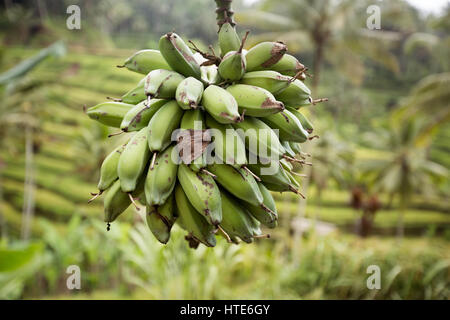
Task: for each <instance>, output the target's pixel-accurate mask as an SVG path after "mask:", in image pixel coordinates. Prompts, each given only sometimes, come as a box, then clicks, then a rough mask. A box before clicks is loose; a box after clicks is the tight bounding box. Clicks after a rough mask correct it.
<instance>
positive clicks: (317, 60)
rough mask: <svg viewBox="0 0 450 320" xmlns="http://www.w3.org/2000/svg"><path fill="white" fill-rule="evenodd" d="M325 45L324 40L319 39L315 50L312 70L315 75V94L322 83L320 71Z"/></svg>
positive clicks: (313, 87) (313, 86)
mask: <svg viewBox="0 0 450 320" xmlns="http://www.w3.org/2000/svg"><path fill="white" fill-rule="evenodd" d="M323 47H324V43H323V41H318V42H317V43H316V49H315V50H314V59H313V70H312V72H313V75H314V77H313V85H312V89H313V92H314V94H317V89H318V87H319V83H320V72H321V69H322V63H323Z"/></svg>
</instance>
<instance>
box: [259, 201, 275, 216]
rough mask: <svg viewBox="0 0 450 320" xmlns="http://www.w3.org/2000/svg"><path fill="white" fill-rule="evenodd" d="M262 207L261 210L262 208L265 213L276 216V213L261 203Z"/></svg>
mask: <svg viewBox="0 0 450 320" xmlns="http://www.w3.org/2000/svg"><path fill="white" fill-rule="evenodd" d="M260 206H261V208H262V209H263V210H264V211H265V212H268V213H271V214H273V215H275V212H273V211H272V210H271V209H270V208H269V207H268V206H266V205H265V204H264V203H261V204H260Z"/></svg>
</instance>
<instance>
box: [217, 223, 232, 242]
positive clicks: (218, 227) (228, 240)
mask: <svg viewBox="0 0 450 320" xmlns="http://www.w3.org/2000/svg"><path fill="white" fill-rule="evenodd" d="M217 229H218V230H220V232H222V233H223V235H224V236H225V238H226V239H227V242H228V243H233V241H231V238H230V236H229V235H228V233H226V232H225V230H223V228H222V227H221V226H220V225H219V226H217Z"/></svg>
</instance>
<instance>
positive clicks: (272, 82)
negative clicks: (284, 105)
mask: <svg viewBox="0 0 450 320" xmlns="http://www.w3.org/2000/svg"><path fill="white" fill-rule="evenodd" d="M291 80H292V78H289V77H287V76H284V75H282V74H280V73H278V72H276V71H270V70H264V71H253V72H247V73H246V74H245V75H244V77H243V78H242V79H241V81H240V82H241V83H242V84H248V85H252V86H255V87H260V88H263V89H266V90H267V91H269V92H270V93H272V94H277V93H280V92H281V91H283V90H284V89H286V88H287V87H288V86H289V84H290V83H291Z"/></svg>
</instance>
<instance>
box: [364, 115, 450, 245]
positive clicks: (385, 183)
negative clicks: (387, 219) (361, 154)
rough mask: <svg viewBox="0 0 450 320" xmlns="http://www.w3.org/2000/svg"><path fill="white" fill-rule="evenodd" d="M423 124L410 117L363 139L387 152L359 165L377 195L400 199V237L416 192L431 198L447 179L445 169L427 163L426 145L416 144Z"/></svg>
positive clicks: (373, 146)
mask: <svg viewBox="0 0 450 320" xmlns="http://www.w3.org/2000/svg"><path fill="white" fill-rule="evenodd" d="M422 128H423V121H421V119H417V118H413V119H410V120H409V121H403V122H402V123H397V122H395V121H391V122H389V124H388V125H386V126H385V127H383V128H380V130H378V131H376V132H373V133H369V134H367V135H366V136H365V140H366V141H368V142H369V143H370V144H371V146H372V148H374V149H378V150H384V151H386V153H385V154H386V156H385V157H384V158H379V159H371V160H365V161H362V162H361V163H360V164H359V167H360V169H361V171H362V172H363V176H364V180H366V181H367V182H368V184H369V185H371V186H372V187H373V189H374V190H375V191H377V192H386V193H388V194H390V195H392V196H397V197H398V199H399V215H398V222H397V236H398V237H399V238H402V237H403V234H404V226H403V217H404V214H405V212H406V210H407V209H408V207H409V206H410V204H411V199H412V197H413V195H414V193H416V192H421V193H424V194H426V195H430V194H432V193H434V192H436V186H437V185H438V184H439V183H440V182H443V181H445V180H446V178H447V177H448V171H447V169H446V168H445V167H443V166H441V165H439V164H437V163H435V162H433V161H431V160H429V158H428V145H426V144H423V143H422V144H421V143H417V141H418V137H419V135H420V134H421V132H422Z"/></svg>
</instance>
